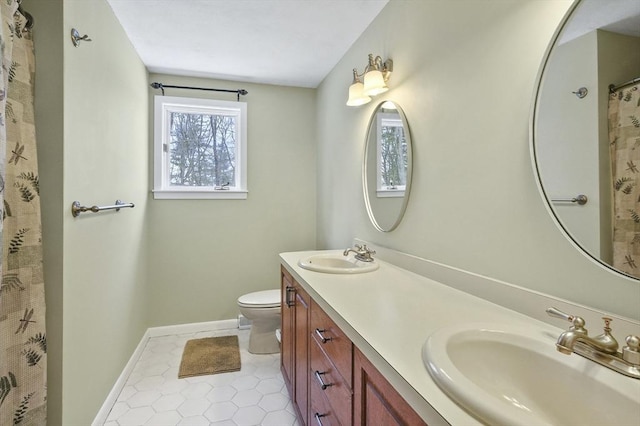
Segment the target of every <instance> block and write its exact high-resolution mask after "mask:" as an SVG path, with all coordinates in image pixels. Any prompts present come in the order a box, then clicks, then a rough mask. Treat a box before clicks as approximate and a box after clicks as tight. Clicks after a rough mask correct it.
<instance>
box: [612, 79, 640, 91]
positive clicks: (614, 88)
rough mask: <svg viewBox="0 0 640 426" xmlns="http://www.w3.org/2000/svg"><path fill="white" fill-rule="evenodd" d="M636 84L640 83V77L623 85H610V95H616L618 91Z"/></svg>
mask: <svg viewBox="0 0 640 426" xmlns="http://www.w3.org/2000/svg"><path fill="white" fill-rule="evenodd" d="M636 83H640V77H637V78H634V79H633V80H629V81H627V82H625V83H622V84H618V85H617V86H616V85H615V84H610V85H609V93H614V92H615V91H616V90H618V89H622V88H623V87H627V86H630V85H632V84H636Z"/></svg>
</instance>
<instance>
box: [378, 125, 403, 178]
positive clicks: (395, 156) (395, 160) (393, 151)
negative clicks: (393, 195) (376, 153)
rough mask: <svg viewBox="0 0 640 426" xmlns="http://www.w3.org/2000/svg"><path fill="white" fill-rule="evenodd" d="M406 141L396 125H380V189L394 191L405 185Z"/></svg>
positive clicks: (401, 129)
mask: <svg viewBox="0 0 640 426" xmlns="http://www.w3.org/2000/svg"><path fill="white" fill-rule="evenodd" d="M407 163H408V161H407V141H406V138H405V135H404V129H403V128H402V126H401V125H400V126H398V125H384V123H383V125H382V133H381V139H380V175H381V178H382V182H381V184H382V187H383V188H388V189H394V188H396V187H398V186H404V185H406V176H407Z"/></svg>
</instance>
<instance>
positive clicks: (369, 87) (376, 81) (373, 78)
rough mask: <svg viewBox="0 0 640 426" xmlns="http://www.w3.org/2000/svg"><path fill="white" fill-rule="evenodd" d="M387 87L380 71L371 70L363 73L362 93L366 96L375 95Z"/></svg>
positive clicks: (384, 90)
mask: <svg viewBox="0 0 640 426" xmlns="http://www.w3.org/2000/svg"><path fill="white" fill-rule="evenodd" d="M387 90H389V88H388V87H387V85H386V84H385V82H384V77H383V76H382V72H380V71H378V70H371V71H369V72H367V73H366V74H365V75H364V94H365V95H366V96H375V95H379V94H380V93H384V92H386V91H387Z"/></svg>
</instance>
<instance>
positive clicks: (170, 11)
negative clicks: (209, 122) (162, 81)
mask: <svg viewBox="0 0 640 426" xmlns="http://www.w3.org/2000/svg"><path fill="white" fill-rule="evenodd" d="M107 1H108V2H109V4H110V5H111V8H112V9H113V11H114V13H115V15H116V17H117V18H118V20H119V21H120V23H121V25H122V27H123V28H124V30H125V32H126V33H127V35H128V37H129V39H130V40H131V42H132V44H133V46H134V48H135V49H136V51H137V52H138V54H139V55H140V58H141V59H142V61H143V62H144V64H145V65H146V66H147V68H148V70H149V71H150V72H157V73H167V74H176V75H188V76H194V77H210V78H219V79H226V80H234V81H245V82H255V83H265V84H279V85H286V86H297V87H311V88H315V87H317V86H318V85H319V84H320V83H321V82H322V80H323V79H324V77H325V76H326V75H327V74H328V73H329V72H330V71H331V70H332V69H333V67H334V66H335V65H336V64H337V63H338V61H339V60H340V58H342V56H343V55H344V54H345V53H346V51H347V50H348V49H349V48H350V47H351V45H352V44H353V43H354V42H355V41H356V40H357V39H358V37H359V36H360V35H361V34H362V32H363V31H364V30H365V29H366V28H367V27H368V26H369V24H370V23H371V21H373V19H374V18H375V17H376V16H377V15H378V13H379V12H380V11H381V10H382V8H383V7H384V6H385V5H386V4H387V2H388V1H389V0H107ZM363 62H366V58H363ZM356 65H361V64H356ZM354 66H355V65H354ZM350 78H351V76H350V75H348V76H345V79H346V80H350Z"/></svg>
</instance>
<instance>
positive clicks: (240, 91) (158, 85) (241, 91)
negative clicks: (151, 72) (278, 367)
mask: <svg viewBox="0 0 640 426" xmlns="http://www.w3.org/2000/svg"><path fill="white" fill-rule="evenodd" d="M150 86H151V87H153V88H154V89H160V90H162V95H163V96H164V89H165V87H166V88H170V89H189V90H207V91H209V92H227V93H235V94H237V95H238V101H239V100H240V95H242V96H244V95H247V94H248V93H249V92H247V91H246V90H244V89H236V90H231V89H210V88H207V87H191V86H170V85H168V84H162V83H158V82H157V81H154V82H153V83H151V84H150Z"/></svg>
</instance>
